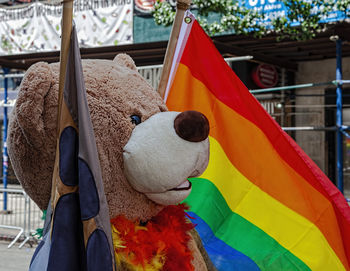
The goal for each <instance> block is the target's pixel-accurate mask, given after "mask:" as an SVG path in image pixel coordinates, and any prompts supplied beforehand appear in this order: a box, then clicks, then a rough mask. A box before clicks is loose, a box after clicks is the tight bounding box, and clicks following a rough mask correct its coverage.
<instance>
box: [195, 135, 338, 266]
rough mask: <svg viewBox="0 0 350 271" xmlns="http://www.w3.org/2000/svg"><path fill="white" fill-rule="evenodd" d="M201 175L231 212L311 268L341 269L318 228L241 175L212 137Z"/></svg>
mask: <svg viewBox="0 0 350 271" xmlns="http://www.w3.org/2000/svg"><path fill="white" fill-rule="evenodd" d="M214 161H215V162H214ZM201 178H205V179H208V180H211V181H212V182H213V183H214V184H215V186H216V187H217V188H218V189H219V191H220V192H221V194H222V195H223V197H224V198H225V200H226V202H227V204H228V205H229V207H230V208H231V210H232V211H234V212H235V213H237V214H239V215H240V216H242V217H243V218H245V219H246V220H248V221H250V222H251V223H252V224H254V225H255V226H257V227H259V228H260V229H261V230H263V231H264V232H265V233H267V234H268V235H270V236H271V237H272V238H274V239H275V240H276V241H277V242H278V243H279V244H281V245H282V246H283V247H284V248H286V249H287V250H289V251H290V252H291V253H293V254H294V255H295V256H296V257H298V258H299V259H300V260H302V261H303V262H304V263H305V264H306V265H308V266H309V267H310V268H311V269H312V270H324V271H330V270H345V268H344V266H343V265H342V263H341V261H340V260H339V258H338V257H337V255H336V254H335V252H334V251H333V250H332V248H331V247H330V246H329V244H328V242H327V240H326V239H325V237H324V236H323V234H322V233H321V232H320V230H319V229H318V228H317V227H316V226H315V225H314V224H312V223H311V222H310V221H309V220H307V219H305V218H304V217H303V216H301V215H299V214H297V213H296V212H294V211H293V210H291V209H289V208H287V207H286V206H285V205H283V204H281V203H280V202H279V201H277V200H275V199H274V198H273V197H271V196H269V195H268V194H267V193H265V192H263V191H262V190H261V189H260V188H259V187H257V186H256V185H254V184H253V183H251V182H250V181H249V180H248V179H247V178H245V177H244V176H243V175H242V174H241V173H240V172H239V171H238V170H237V169H236V168H235V167H234V166H233V165H232V164H231V162H230V161H229V160H228V158H227V156H226V154H225V152H224V151H223V150H222V148H221V146H220V144H219V143H218V142H217V141H216V140H215V139H214V138H212V137H210V160H209V165H208V168H207V170H206V171H205V172H204V174H203V175H202V176H201Z"/></svg>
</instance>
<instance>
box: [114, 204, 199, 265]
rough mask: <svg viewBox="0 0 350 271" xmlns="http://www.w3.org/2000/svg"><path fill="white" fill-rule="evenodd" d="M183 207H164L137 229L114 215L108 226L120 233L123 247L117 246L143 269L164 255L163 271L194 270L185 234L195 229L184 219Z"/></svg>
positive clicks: (136, 225)
mask: <svg viewBox="0 0 350 271" xmlns="http://www.w3.org/2000/svg"><path fill="white" fill-rule="evenodd" d="M186 209H188V207H187V206H185V205H184V204H180V205H177V206H175V205H170V206H167V207H165V208H164V209H163V210H162V211H161V212H160V213H159V214H158V215H157V216H155V217H153V218H152V219H151V220H150V221H148V223H147V225H146V226H145V227H140V226H138V225H139V224H137V223H136V224H135V223H133V222H131V221H130V220H128V219H126V218H125V217H124V216H117V217H116V218H113V219H112V220H111V223H112V224H113V225H114V227H115V228H116V229H117V230H118V232H119V238H120V239H121V240H122V243H123V246H125V247H123V248H120V247H116V248H115V249H116V252H117V253H123V254H124V255H125V256H126V258H128V259H129V260H130V261H131V262H132V263H133V264H135V265H142V266H145V265H146V264H149V263H150V262H151V261H152V259H153V258H154V257H156V256H159V255H163V256H164V255H165V262H164V265H163V270H167V271H178V270H184V271H187V270H194V267H193V265H192V263H191V261H192V259H193V256H192V253H191V251H190V250H189V248H188V242H189V240H190V239H191V237H190V235H189V234H188V233H187V232H188V231H189V230H191V229H193V228H194V226H193V224H192V223H191V222H189V221H188V220H187V219H186V217H185V216H186V215H185V214H186V213H185V210H186Z"/></svg>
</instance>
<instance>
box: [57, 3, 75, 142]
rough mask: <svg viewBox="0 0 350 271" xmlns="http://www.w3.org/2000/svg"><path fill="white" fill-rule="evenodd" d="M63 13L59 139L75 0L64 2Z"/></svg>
mask: <svg viewBox="0 0 350 271" xmlns="http://www.w3.org/2000/svg"><path fill="white" fill-rule="evenodd" d="M62 9H63V12H62V32H61V52H60V76H59V85H58V115H57V125H58V126H57V138H58V135H59V132H60V129H59V127H60V116H61V108H62V99H63V88H64V80H65V77H66V68H67V58H68V51H69V44H70V37H71V33H72V23H73V0H65V1H63V7H62Z"/></svg>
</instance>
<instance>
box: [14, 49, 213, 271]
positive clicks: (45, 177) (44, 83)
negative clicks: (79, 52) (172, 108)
mask: <svg viewBox="0 0 350 271" xmlns="http://www.w3.org/2000/svg"><path fill="white" fill-rule="evenodd" d="M82 65H83V73H84V81H85V87H86V92H87V101H88V105H89V109H90V115H91V120H92V124H93V129H94V133H95V138H96V145H97V150H98V155H99V160H100V164H101V171H102V178H103V184H104V191H105V195H106V199H107V203H108V207H109V215H110V219H111V223H112V229H113V230H112V232H113V242H114V246H115V252H116V254H115V256H116V263H117V270H193V269H194V270H201V271H202V270H215V268H214V267H213V265H212V263H211V262H210V260H209V258H208V256H207V254H206V252H205V250H204V248H203V247H202V244H201V242H200V239H199V237H198V235H197V234H196V232H195V230H194V229H193V225H192V224H190V223H188V222H186V223H185V224H181V223H182V220H184V219H185V218H184V215H183V214H184V212H183V211H184V209H185V208H186V207H184V206H182V205H179V206H176V204H178V203H180V202H181V201H182V200H184V199H185V198H186V197H187V196H188V195H189V193H190V191H191V184H190V183H189V181H188V180H187V178H188V177H195V176H198V175H200V174H201V173H202V172H203V171H204V170H205V168H206V166H207V163H208V156H209V142H208V138H207V137H208V133H209V125H208V122H207V120H206V118H205V116H203V115H202V114H200V113H199V112H193V111H188V112H182V113H179V112H168V111H167V108H166V106H165V104H164V102H163V101H162V100H161V98H160V96H159V95H158V94H157V93H156V92H155V91H154V90H153V89H152V87H151V86H150V85H149V84H148V83H147V82H146V81H145V80H144V79H143V78H142V76H140V75H139V73H138V72H137V69H136V66H135V64H134V62H133V60H132V59H131V58H130V57H129V56H127V55H125V54H120V55H118V56H116V58H115V59H114V60H113V61H109V60H83V62H82ZM58 74H59V65H58V63H54V64H47V63H43V62H40V63H37V64H35V65H33V66H32V67H31V68H29V70H28V71H27V72H26V75H25V77H24V79H23V81H22V84H21V86H20V91H19V95H18V99H17V102H16V105H15V108H14V110H13V113H12V116H11V118H10V123H9V136H8V151H9V156H10V159H11V162H12V165H13V168H14V170H15V173H16V176H17V178H18V179H19V181H20V182H21V184H22V185H23V187H24V189H25V191H26V192H27V193H28V195H29V196H30V197H31V198H32V199H33V200H34V201H35V202H36V203H37V204H38V206H39V207H40V208H41V209H43V210H44V209H46V208H47V206H48V204H49V201H50V195H51V179H52V172H53V166H54V160H55V148H56V119H57V96H58ZM179 217H180V218H179ZM176 225H180V226H179V227H178V228H179V229H180V230H178V231H177V232H175V231H173V230H172V229H173V228H176ZM181 230H182V231H183V232H181ZM162 238H163V239H162ZM135 240H137V242H136V243H137V244H138V245H135V242H134V241H135ZM180 241H181V242H185V244H186V246H185V248H184V247H181V244H180ZM133 242H134V243H133ZM157 244H158V245H157ZM159 244H161V245H159ZM148 254H149V255H148ZM130 255H132V256H130ZM182 267H183V268H182ZM185 267H186V268H185ZM118 268H119V269H118ZM179 268H180V269H179Z"/></svg>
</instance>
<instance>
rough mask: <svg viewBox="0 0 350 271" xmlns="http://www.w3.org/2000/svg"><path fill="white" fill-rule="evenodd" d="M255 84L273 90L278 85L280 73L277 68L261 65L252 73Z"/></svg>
mask: <svg viewBox="0 0 350 271" xmlns="http://www.w3.org/2000/svg"><path fill="white" fill-rule="evenodd" d="M252 77H253V81H254V83H255V84H256V85H257V86H258V87H260V88H272V87H274V86H276V85H277V82H278V72H277V70H276V68H275V66H272V65H268V64H260V65H259V66H257V67H256V68H255V69H254V70H253V73H252Z"/></svg>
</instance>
